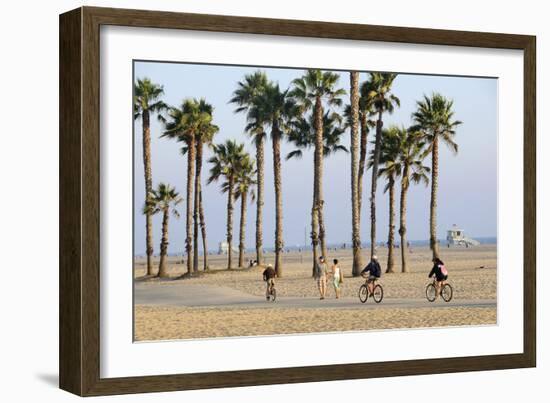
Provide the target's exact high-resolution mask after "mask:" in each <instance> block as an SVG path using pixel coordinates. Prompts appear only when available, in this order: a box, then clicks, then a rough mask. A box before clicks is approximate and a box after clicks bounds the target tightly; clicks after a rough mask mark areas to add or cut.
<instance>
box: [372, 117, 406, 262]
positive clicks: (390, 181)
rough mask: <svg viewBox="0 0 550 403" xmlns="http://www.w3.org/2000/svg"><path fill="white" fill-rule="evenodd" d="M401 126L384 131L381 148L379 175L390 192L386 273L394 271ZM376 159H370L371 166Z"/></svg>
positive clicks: (385, 189)
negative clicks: (396, 182)
mask: <svg viewBox="0 0 550 403" xmlns="http://www.w3.org/2000/svg"><path fill="white" fill-rule="evenodd" d="M400 140H401V139H400V137H399V128H397V127H396V126H392V127H390V128H389V129H387V130H383V131H382V146H381V150H380V164H381V165H382V169H380V170H379V171H378V176H379V177H385V178H386V180H387V184H386V186H385V188H384V192H388V193H389V222H388V266H387V268H386V273H393V272H394V259H393V247H394V245H395V181H396V179H397V177H399V175H400V174H401V164H400V160H399V153H400V145H401V144H400ZM373 163H374V161H373V160H372V159H371V161H369V166H370V165H372V164H373Z"/></svg>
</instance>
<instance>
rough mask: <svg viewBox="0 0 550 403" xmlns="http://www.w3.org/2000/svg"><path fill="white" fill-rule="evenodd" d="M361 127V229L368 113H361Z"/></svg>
mask: <svg viewBox="0 0 550 403" xmlns="http://www.w3.org/2000/svg"><path fill="white" fill-rule="evenodd" d="M360 125H361V140H360V145H361V151H360V153H359V173H358V176H357V211H358V220H359V228H361V206H362V202H363V175H364V173H365V163H366V161H367V145H368V144H367V135H368V127H367V112H366V111H363V113H361V119H360Z"/></svg>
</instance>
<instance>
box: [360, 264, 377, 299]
mask: <svg viewBox="0 0 550 403" xmlns="http://www.w3.org/2000/svg"><path fill="white" fill-rule="evenodd" d="M381 274H382V269H381V268H380V263H378V257H377V256H376V255H373V256H372V259H371V261H370V262H369V264H368V265H367V266H366V267H365V268H364V269H363V271H362V272H361V276H362V277H364V278H366V279H367V288H368V290H369V295H372V292H373V290H374V282H375V281H376V280H378V279H379V278H380V276H381Z"/></svg>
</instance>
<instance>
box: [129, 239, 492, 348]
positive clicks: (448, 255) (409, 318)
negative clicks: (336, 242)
mask: <svg viewBox="0 0 550 403" xmlns="http://www.w3.org/2000/svg"><path fill="white" fill-rule="evenodd" d="M366 252H367V251H364V255H365V256H366ZM377 254H378V256H379V260H380V262H381V265H382V268H383V269H384V268H385V267H386V259H387V249H386V248H379V249H378V251H377ZM440 255H441V258H442V260H443V261H444V262H445V265H446V267H447V268H448V270H449V282H450V283H451V284H452V286H453V289H454V296H453V301H458V300H460V299H462V300H478V299H479V300H482V299H484V300H487V299H496V294H497V268H496V263H497V250H496V245H480V246H477V247H470V248H458V247H457V248H449V249H448V248H446V247H442V248H441V250H440ZM253 257H254V256H253V255H252V254H247V259H246V261H248V259H251V258H253ZM430 257H431V252H430V251H429V249H428V248H427V247H416V248H413V251H412V253H411V254H409V268H410V272H409V273H400V270H401V267H400V250H399V249H396V250H395V261H396V264H395V271H396V272H395V273H391V274H390V273H384V274H383V275H382V278H381V281H380V282H381V284H382V285H383V287H384V299H392V298H414V299H424V300H425V287H426V285H427V284H428V283H429V280H428V272H429V270H430V268H431V262H430ZM209 258H210V270H209V271H208V272H206V273H204V272H202V271H200V272H199V274H198V275H197V276H193V277H190V278H180V276H181V275H182V274H183V273H185V271H186V270H185V266H184V265H182V264H181V262H177V261H176V259H175V258H171V259H170V261H169V272H170V275H171V278H170V279H168V280H166V279H165V280H159V279H156V278H146V277H144V274H145V266H144V261H143V259H136V262H135V270H134V275H135V281H136V282H140V284H145V285H146V286H147V285H150V286H159V285H162V286H166V287H169V286H171V285H175V284H182V283H183V284H206V285H211V286H220V287H222V286H223V287H229V288H233V289H235V290H238V291H241V292H244V293H246V294H249V295H253V296H258V297H262V296H263V295H264V294H265V285H264V283H263V281H262V271H263V268H262V267H254V268H251V269H234V270H226V269H224V266H225V265H226V259H227V257H226V256H219V255H212V256H210V257H209ZM266 258H267V262H272V261H273V255H272V254H268V255H267V256H266ZM332 258H338V259H339V260H340V267H341V268H342V269H343V271H344V275H345V279H344V283H343V288H342V297H353V298H357V290H358V288H359V286H360V285H361V284H362V283H363V282H364V280H363V279H362V278H353V277H352V276H351V250H349V249H346V250H332V251H330V253H329V259H332ZM180 260H181V258H180ZM235 264H236V262H235ZM364 264H366V260H365V261H364ZM201 267H202V261H201ZM311 267H312V263H311V254H310V253H307V254H305V253H304V254H301V253H300V252H291V253H285V254H284V272H283V277H282V278H278V279H277V280H276V287H277V295H278V298H280V299H281V298H285V297H318V295H319V294H318V291H317V288H316V283H315V281H314V280H313V279H312V278H311ZM328 290H329V291H328V295H327V298H334V291H333V288H332V286H331V281H330V280H329V287H328ZM276 305H277V303H275V304H273V305H270V306H266V308H248V309H241V308H239V309H238V308H232V307H231V308H227V307H223V308H221V307H220V308H215V307H204V308H203V307H193V308H190V307H168V306H157V305H155V306H146V305H137V306H136V307H135V331H136V333H135V337H136V340H160V339H164V340H166V339H184V338H202V337H229V336H247V335H265V334H288V333H307V332H329V331H349V330H371V329H391V328H417V327H441V326H470V325H482V324H495V323H496V308H491V307H488V308H485V307H483V308H480V307H445V308H443V307H438V308H429V307H426V308H393V307H392V308H384V302H382V303H381V304H380V305H379V309H378V308H377V309H374V310H373V309H368V310H361V309H360V308H361V304H360V303H359V301H358V307H357V309H349V308H316V309H307V308H287V307H285V308H277V306H276Z"/></svg>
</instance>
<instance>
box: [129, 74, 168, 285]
mask: <svg viewBox="0 0 550 403" xmlns="http://www.w3.org/2000/svg"><path fill="white" fill-rule="evenodd" d="M162 95H164V89H163V87H162V86H161V85H157V84H154V83H152V82H151V80H150V79H148V78H143V79H138V80H137V82H136V83H135V84H134V120H136V119H138V118H140V117H141V127H142V132H143V134H142V141H143V146H142V147H143V170H144V176H145V202H147V198H148V197H149V195H150V194H151V192H152V191H153V174H152V170H151V114H154V113H156V114H157V118H158V119H159V120H161V121H162V120H163V116H162V115H161V112H163V111H164V110H165V109H166V104H165V103H164V102H163V101H162V100H160V97H161V96H162ZM145 247H146V253H147V275H148V276H152V275H153V260H152V257H153V251H154V249H153V218H152V216H151V214H149V213H145Z"/></svg>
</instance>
